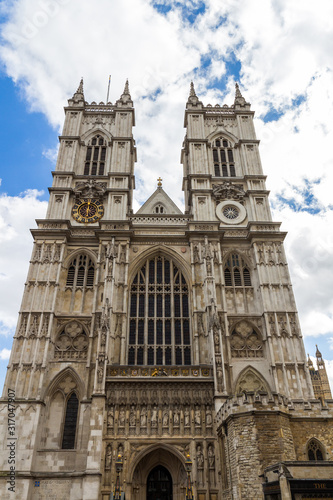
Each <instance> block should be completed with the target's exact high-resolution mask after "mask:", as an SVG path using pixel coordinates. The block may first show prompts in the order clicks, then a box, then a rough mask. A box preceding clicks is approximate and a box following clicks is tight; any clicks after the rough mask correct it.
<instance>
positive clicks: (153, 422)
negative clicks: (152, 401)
mask: <svg viewBox="0 0 333 500" xmlns="http://www.w3.org/2000/svg"><path fill="white" fill-rule="evenodd" d="M151 425H152V427H157V407H156V405H155V406H154V408H153V409H152V412H151Z"/></svg>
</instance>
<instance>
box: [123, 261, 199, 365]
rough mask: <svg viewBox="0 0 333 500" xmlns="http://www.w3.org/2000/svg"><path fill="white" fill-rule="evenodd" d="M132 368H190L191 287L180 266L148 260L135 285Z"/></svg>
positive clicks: (129, 360)
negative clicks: (189, 295)
mask: <svg viewBox="0 0 333 500" xmlns="http://www.w3.org/2000/svg"><path fill="white" fill-rule="evenodd" d="M128 344H129V346H128V364H129V365H190V364H191V339H190V319H189V303H188V285H187V283H186V280H185V278H184V275H183V274H182V272H181V271H180V270H179V268H178V267H177V265H176V264H175V263H174V262H173V261H172V260H170V259H168V258H166V257H163V256H156V257H153V258H150V259H148V260H147V261H146V262H145V264H144V265H143V266H142V267H141V269H140V271H139V272H138V273H137V275H136V276H135V278H134V280H133V282H132V285H131V296H130V320H129V336H128Z"/></svg>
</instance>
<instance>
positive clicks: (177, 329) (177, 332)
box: [175, 319, 182, 344]
mask: <svg viewBox="0 0 333 500" xmlns="http://www.w3.org/2000/svg"><path fill="white" fill-rule="evenodd" d="M175 343H176V344H181V343H182V330H181V325H180V319H176V320H175Z"/></svg>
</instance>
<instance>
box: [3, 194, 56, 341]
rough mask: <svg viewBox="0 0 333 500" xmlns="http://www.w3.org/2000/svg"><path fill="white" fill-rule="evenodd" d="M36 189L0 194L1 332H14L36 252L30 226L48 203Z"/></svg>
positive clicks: (41, 215)
mask: <svg viewBox="0 0 333 500" xmlns="http://www.w3.org/2000/svg"><path fill="white" fill-rule="evenodd" d="M40 194H41V193H39V192H38V191H36V190H31V191H26V192H25V193H23V194H22V195H20V196H8V195H6V194H3V195H0V248H1V251H0V269H1V275H0V296H1V302H0V317H1V324H0V334H5V335H6V334H8V333H12V329H13V328H14V327H15V324H16V321H17V313H18V310H19V307H20V301H21V298H22V293H23V285H24V280H25V278H26V276H27V271H28V265H29V260H30V256H31V251H32V236H31V234H30V231H29V228H30V227H35V223H34V219H35V218H42V217H44V216H45V212H46V206H47V203H46V202H44V201H40V200H39V199H38V196H39V195H40Z"/></svg>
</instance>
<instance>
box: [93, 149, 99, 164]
mask: <svg viewBox="0 0 333 500" xmlns="http://www.w3.org/2000/svg"><path fill="white" fill-rule="evenodd" d="M98 153H99V148H94V156H93V160H94V161H98Z"/></svg>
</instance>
